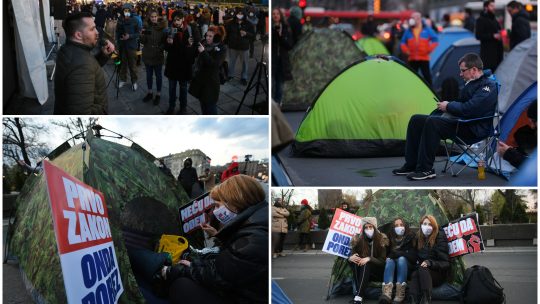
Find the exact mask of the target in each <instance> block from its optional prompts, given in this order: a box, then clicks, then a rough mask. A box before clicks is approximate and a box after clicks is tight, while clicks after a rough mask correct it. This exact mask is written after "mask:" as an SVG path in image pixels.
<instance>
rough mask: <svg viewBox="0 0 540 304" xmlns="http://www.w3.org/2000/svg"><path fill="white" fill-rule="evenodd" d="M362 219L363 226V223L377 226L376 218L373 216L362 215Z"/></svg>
mask: <svg viewBox="0 0 540 304" xmlns="http://www.w3.org/2000/svg"><path fill="white" fill-rule="evenodd" d="M362 221H363V224H362V226H364V225H365V224H371V225H373V226H375V228H377V219H376V218H374V217H364V218H362Z"/></svg>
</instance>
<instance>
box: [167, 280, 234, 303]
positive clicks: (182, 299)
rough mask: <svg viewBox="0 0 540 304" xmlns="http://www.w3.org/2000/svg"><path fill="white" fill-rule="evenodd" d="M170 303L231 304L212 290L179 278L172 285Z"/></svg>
mask: <svg viewBox="0 0 540 304" xmlns="http://www.w3.org/2000/svg"><path fill="white" fill-rule="evenodd" d="M169 301H170V303H186V304H189V303H193V304H197V303H216V304H227V303H231V302H229V301H228V300H226V299H223V298H221V297H220V296H218V295H217V294H215V293H213V292H212V290H211V289H206V288H204V287H203V286H201V285H199V284H197V283H195V282H194V281H193V280H191V279H188V278H178V279H176V280H175V281H174V282H173V283H172V284H171V287H170V288H169Z"/></svg>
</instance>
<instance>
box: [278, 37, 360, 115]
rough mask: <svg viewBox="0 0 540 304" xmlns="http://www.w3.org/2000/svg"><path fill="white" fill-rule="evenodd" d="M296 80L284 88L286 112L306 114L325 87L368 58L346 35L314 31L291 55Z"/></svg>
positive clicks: (283, 100) (283, 101)
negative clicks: (348, 68)
mask: <svg viewBox="0 0 540 304" xmlns="http://www.w3.org/2000/svg"><path fill="white" fill-rule="evenodd" d="M289 56H290V60H291V71H292V76H293V80H291V81H286V82H285V84H284V85H283V99H282V106H281V108H282V110H283V111H305V110H306V109H307V108H308V107H309V106H310V105H311V103H312V102H313V101H314V100H315V98H316V97H317V95H319V93H320V92H321V91H322V90H323V89H324V87H325V86H326V85H327V84H328V82H330V80H332V79H333V78H334V77H335V76H336V75H338V74H339V73H340V72H341V71H342V70H343V69H344V68H346V67H347V66H349V65H350V64H352V63H354V62H356V61H358V60H360V59H362V58H364V57H365V54H364V53H363V52H362V51H361V50H360V49H359V48H358V47H357V46H356V44H355V42H354V40H353V39H352V37H351V36H350V35H349V34H347V33H346V32H343V31H339V30H331V29H327V28H325V29H314V30H313V31H310V32H307V33H305V34H303V35H302V38H301V39H300V41H298V43H297V44H296V45H295V46H294V49H293V50H292V51H291V52H290V53H289Z"/></svg>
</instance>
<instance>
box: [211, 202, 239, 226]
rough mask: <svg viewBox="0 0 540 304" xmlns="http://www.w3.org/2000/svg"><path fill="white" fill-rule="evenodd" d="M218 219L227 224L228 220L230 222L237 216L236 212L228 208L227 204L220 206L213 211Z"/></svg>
mask: <svg viewBox="0 0 540 304" xmlns="http://www.w3.org/2000/svg"><path fill="white" fill-rule="evenodd" d="M212 212H213V213H214V215H215V216H216V218H217V219H218V221H220V222H221V223H222V224H224V225H226V224H227V223H228V222H230V221H231V220H232V219H233V218H235V217H236V216H237V214H236V213H234V212H232V211H231V210H229V209H227V207H225V205H223V206H220V207H219V208H216V209H214V210H213V211H212Z"/></svg>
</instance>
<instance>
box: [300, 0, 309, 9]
mask: <svg viewBox="0 0 540 304" xmlns="http://www.w3.org/2000/svg"><path fill="white" fill-rule="evenodd" d="M298 6H299V7H300V8H301V9H302V11H303V10H304V9H305V8H306V6H307V0H299V1H298Z"/></svg>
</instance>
